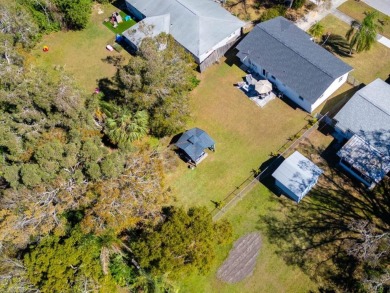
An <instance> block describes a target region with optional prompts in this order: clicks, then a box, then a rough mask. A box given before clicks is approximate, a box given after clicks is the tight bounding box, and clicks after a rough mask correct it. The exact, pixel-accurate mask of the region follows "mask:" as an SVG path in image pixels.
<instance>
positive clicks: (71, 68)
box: [28, 4, 129, 92]
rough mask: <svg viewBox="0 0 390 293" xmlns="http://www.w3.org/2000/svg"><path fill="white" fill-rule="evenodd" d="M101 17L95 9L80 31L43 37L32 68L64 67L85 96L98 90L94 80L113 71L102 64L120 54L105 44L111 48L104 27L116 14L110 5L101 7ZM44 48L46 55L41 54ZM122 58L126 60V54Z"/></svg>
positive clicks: (112, 68) (110, 35)
mask: <svg viewBox="0 0 390 293" xmlns="http://www.w3.org/2000/svg"><path fill="white" fill-rule="evenodd" d="M101 8H102V10H103V11H104V13H103V14H100V15H99V14H98V13H97V8H96V6H94V8H93V12H92V16H91V20H90V22H89V23H88V25H87V27H86V28H85V29H84V30H81V31H60V32H56V33H52V34H49V35H46V36H44V37H43V39H42V42H41V43H40V44H38V45H37V47H36V49H35V50H33V51H32V54H31V57H30V58H31V59H30V60H28V61H29V62H31V63H32V64H34V65H36V66H38V67H43V68H48V69H51V68H54V67H56V66H63V67H64V69H65V71H66V72H69V73H70V74H71V75H73V76H74V78H75V80H77V83H78V84H79V86H80V87H81V88H82V89H84V90H86V91H87V92H92V91H93V90H94V89H95V88H96V86H97V80H99V79H102V78H110V77H112V76H113V75H114V74H115V72H116V69H115V67H114V66H113V65H111V64H108V63H107V62H105V61H103V59H105V58H107V56H115V55H119V53H117V52H115V51H113V52H109V51H107V50H106V48H105V47H106V45H107V44H113V43H114V40H115V36H114V34H113V33H112V32H111V31H110V30H108V29H107V28H106V27H105V26H104V25H103V20H104V18H105V16H106V15H107V14H109V13H112V12H114V11H117V8H116V7H115V6H113V5H109V4H108V5H102V6H101ZM44 45H47V46H48V47H49V52H46V53H45V52H43V51H42V47H43V46H44ZM121 54H122V55H123V56H124V57H127V58H128V56H129V55H128V53H127V52H126V51H125V50H122V52H121Z"/></svg>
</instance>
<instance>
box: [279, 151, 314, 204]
mask: <svg viewBox="0 0 390 293" xmlns="http://www.w3.org/2000/svg"><path fill="white" fill-rule="evenodd" d="M321 174H322V170H321V169H320V168H318V167H317V166H316V165H315V164H314V163H313V162H312V161H310V160H309V159H307V158H306V157H304V156H303V155H302V154H301V153H299V152H298V151H295V152H294V153H293V154H292V155H291V156H289V157H288V158H287V159H286V160H284V161H283V163H282V164H281V165H280V166H279V167H278V169H276V171H275V172H274V173H273V174H272V176H273V177H274V178H275V179H276V180H278V181H279V182H280V183H282V184H283V185H284V186H286V187H287V188H288V189H289V190H291V191H292V192H293V193H294V194H296V195H297V196H299V197H300V198H302V197H303V196H304V195H305V194H306V192H307V191H308V188H310V187H311V186H313V184H314V183H315V182H317V179H318V177H319V176H320V175H321Z"/></svg>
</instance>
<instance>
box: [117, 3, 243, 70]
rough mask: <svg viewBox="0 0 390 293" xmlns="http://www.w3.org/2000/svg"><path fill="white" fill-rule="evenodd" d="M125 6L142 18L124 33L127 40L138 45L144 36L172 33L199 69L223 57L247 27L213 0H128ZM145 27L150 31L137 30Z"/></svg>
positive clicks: (134, 16) (135, 45) (133, 14)
mask: <svg viewBox="0 0 390 293" xmlns="http://www.w3.org/2000/svg"><path fill="white" fill-rule="evenodd" d="M126 5H127V8H128V10H129V11H130V13H131V14H132V17H133V18H135V19H137V20H140V24H137V25H136V26H133V27H131V28H130V29H129V30H127V31H126V32H124V33H123V36H124V37H125V39H126V40H127V42H129V43H130V44H132V46H133V47H135V48H136V47H138V46H139V44H140V41H141V40H142V38H144V37H145V36H150V37H152V36H155V35H158V34H159V33H161V32H165V33H168V34H171V35H172V36H173V38H174V39H175V40H176V41H177V42H178V43H179V44H181V45H182V46H183V47H184V48H185V49H186V50H187V51H188V52H190V53H191V54H192V55H193V56H194V58H195V61H196V62H197V63H198V64H199V68H200V71H203V70H204V69H206V68H207V67H208V66H210V65H211V64H213V63H214V62H216V61H217V60H218V59H219V58H220V57H222V56H223V55H224V54H225V53H226V51H227V50H228V49H229V48H230V47H232V46H233V45H234V44H235V42H236V40H237V39H238V38H239V37H240V36H241V34H242V27H244V26H245V23H244V22H243V21H241V20H239V19H238V18H237V17H235V16H233V15H231V14H230V13H229V12H228V11H227V10H225V9H224V8H223V7H222V6H221V5H219V4H218V3H216V2H214V1H212V0H126ZM150 18H153V19H150ZM145 27H149V32H148V33H145V31H143V32H140V33H138V32H137V31H138V30H142V28H143V30H144V29H145ZM134 40H135V43H133V41H134Z"/></svg>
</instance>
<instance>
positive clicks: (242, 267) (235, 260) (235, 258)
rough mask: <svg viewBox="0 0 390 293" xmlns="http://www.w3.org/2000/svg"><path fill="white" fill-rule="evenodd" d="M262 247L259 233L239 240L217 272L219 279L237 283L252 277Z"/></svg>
mask: <svg viewBox="0 0 390 293" xmlns="http://www.w3.org/2000/svg"><path fill="white" fill-rule="evenodd" d="M260 247H261V237H260V234H259V233H257V232H254V233H250V234H247V235H245V236H243V237H241V238H240V239H238V240H237V241H236V242H235V243H234V246H233V248H232V250H230V253H229V257H228V258H227V259H226V260H225V261H224V263H223V264H222V265H221V266H220V268H219V269H218V271H217V277H218V279H220V280H221V281H223V282H226V283H237V282H239V281H241V280H243V279H244V278H246V277H248V276H250V275H251V274H252V273H253V270H254V268H255V266H256V259H257V256H258V254H259V251H260Z"/></svg>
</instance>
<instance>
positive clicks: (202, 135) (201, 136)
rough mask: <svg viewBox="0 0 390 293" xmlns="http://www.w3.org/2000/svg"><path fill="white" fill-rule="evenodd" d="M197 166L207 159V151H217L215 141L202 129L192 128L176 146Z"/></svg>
mask: <svg viewBox="0 0 390 293" xmlns="http://www.w3.org/2000/svg"><path fill="white" fill-rule="evenodd" d="M175 145H176V146H177V147H178V148H179V149H180V150H182V151H183V152H184V153H185V154H186V156H187V157H188V158H189V159H190V160H191V161H192V162H193V163H194V164H195V165H196V164H199V163H200V162H201V161H202V159H203V158H204V157H206V155H207V154H206V153H205V149H210V150H213V151H214V150H215V142H214V140H213V139H212V138H211V137H210V136H209V135H208V134H207V133H206V132H205V131H204V130H202V129H199V128H192V129H190V130H187V131H186V132H184V133H183V135H182V136H181V137H180V138H179V140H178V141H177V142H176V144H175Z"/></svg>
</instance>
